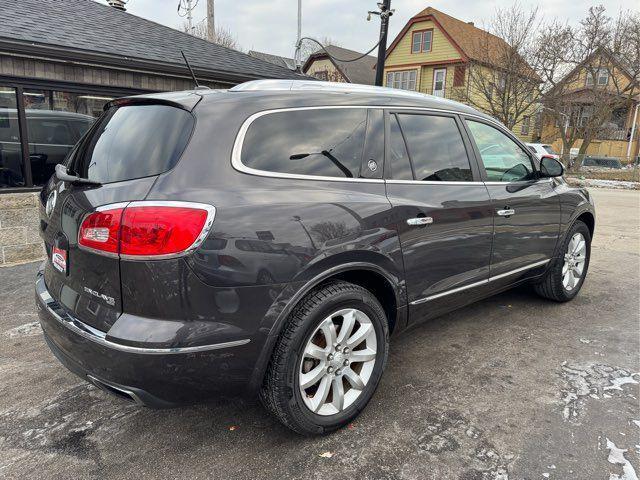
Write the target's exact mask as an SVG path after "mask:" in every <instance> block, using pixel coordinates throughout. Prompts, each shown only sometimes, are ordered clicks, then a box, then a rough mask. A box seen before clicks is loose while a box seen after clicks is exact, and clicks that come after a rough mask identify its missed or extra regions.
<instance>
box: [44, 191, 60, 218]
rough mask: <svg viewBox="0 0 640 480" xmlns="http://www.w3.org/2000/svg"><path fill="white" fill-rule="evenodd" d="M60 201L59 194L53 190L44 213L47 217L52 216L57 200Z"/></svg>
mask: <svg viewBox="0 0 640 480" xmlns="http://www.w3.org/2000/svg"><path fill="white" fill-rule="evenodd" d="M57 199H58V192H57V191H55V190H52V191H51V193H50V194H49V196H48V197H47V204H46V205H45V207H44V211H45V213H46V214H47V217H50V216H51V212H53V209H54V208H56V200H57Z"/></svg>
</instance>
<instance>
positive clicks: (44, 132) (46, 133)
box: [27, 118, 78, 147]
mask: <svg viewBox="0 0 640 480" xmlns="http://www.w3.org/2000/svg"><path fill="white" fill-rule="evenodd" d="M27 128H28V129H29V143H40V144H43V145H60V146H66V147H70V146H71V145H73V144H74V143H76V141H77V140H78V139H77V138H75V134H74V133H73V132H72V131H71V129H70V128H69V124H68V123H67V122H66V121H64V120H58V119H55V118H53V119H48V118H31V119H29V118H28V119H27Z"/></svg>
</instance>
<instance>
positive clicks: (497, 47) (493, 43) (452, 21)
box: [386, 7, 539, 80]
mask: <svg viewBox="0 0 640 480" xmlns="http://www.w3.org/2000/svg"><path fill="white" fill-rule="evenodd" d="M425 20H434V21H435V23H436V25H438V27H439V28H440V30H442V32H443V33H444V35H445V36H446V37H447V38H448V39H449V41H450V42H451V43H452V45H453V46H454V47H455V48H456V50H458V53H460V57H461V58H462V59H463V60H465V61H467V60H474V61H477V62H482V63H488V64H493V65H494V66H496V65H497V66H499V65H500V61H499V58H500V52H502V51H505V50H507V49H509V48H510V47H509V44H508V43H507V42H505V41H504V40H503V39H502V38H500V37H498V36H496V35H493V34H492V33H489V32H487V31H486V30H482V29H481V28H478V27H476V26H475V25H474V24H473V22H465V21H463V20H459V19H457V18H454V17H452V16H451V15H447V14H446V13H444V12H441V11H440V10H436V9H435V8H433V7H427V8H425V9H424V10H422V11H421V12H419V13H418V14H416V15H414V16H413V17H412V18H411V19H409V21H408V22H407V24H406V25H405V27H404V28H403V29H402V31H401V32H400V33H399V34H398V36H397V37H396V38H395V40H394V41H393V43H392V44H391V45H390V47H389V48H388V49H387V54H386V55H387V57H388V56H389V54H390V53H391V52H392V51H393V49H394V48H395V47H396V45H397V44H398V43H399V42H400V40H401V39H402V37H404V35H405V34H406V33H407V32H408V31H409V29H410V28H411V25H413V24H414V23H417V22H421V21H425ZM529 75H530V76H532V77H534V78H536V79H537V80H539V78H538V76H537V74H536V73H535V72H534V71H533V70H532V69H530V72H529Z"/></svg>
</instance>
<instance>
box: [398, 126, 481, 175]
mask: <svg viewBox="0 0 640 480" xmlns="http://www.w3.org/2000/svg"><path fill="white" fill-rule="evenodd" d="M398 117H399V119H400V126H401V127H402V133H403V134H404V137H405V140H406V142H407V148H408V150H409V156H410V158H411V163H412V164H413V171H414V174H415V177H416V180H425V181H447V182H461V181H473V174H472V173H471V166H470V165H469V159H468V158H467V150H466V149H465V147H464V142H463V140H462V135H461V134H460V130H459V129H458V126H457V125H456V121H455V119H454V118H452V117H441V116H435V115H399V116H398Z"/></svg>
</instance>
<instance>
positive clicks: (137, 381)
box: [35, 274, 256, 408]
mask: <svg viewBox="0 0 640 480" xmlns="http://www.w3.org/2000/svg"><path fill="white" fill-rule="evenodd" d="M35 290H36V292H35V293H36V295H35V296H36V305H37V307H38V315H39V318H40V323H41V325H42V329H43V331H44V336H45V339H46V341H47V344H48V345H49V347H50V349H51V351H52V352H53V354H54V355H55V356H56V358H58V360H59V361H60V362H61V363H62V364H63V365H64V366H65V367H67V368H68V369H69V370H70V371H72V372H73V373H75V374H77V375H78V376H80V377H81V378H83V379H85V380H87V381H89V382H91V383H93V384H95V385H96V386H98V387H100V388H101V389H103V390H105V391H108V392H110V393H113V394H116V395H118V396H121V397H123V398H126V399H129V400H132V401H134V402H136V403H139V404H143V405H146V406H150V407H154V408H167V407H172V406H175V405H181V404H188V403H195V402H199V401H204V400H207V399H210V398H212V397H220V396H234V395H238V394H243V393H245V392H246V386H247V384H248V380H249V378H250V376H251V373H252V372H253V368H254V366H255V347H256V345H255V344H253V343H250V341H249V339H244V340H234V341H231V342H224V343H217V344H214V345H203V346H190V347H184V348H180V347H178V348H173V347H167V348H158V347H157V344H154V345H153V346H151V347H149V348H146V347H145V346H141V345H138V346H131V345H124V344H120V343H117V342H114V341H112V340H110V339H109V337H108V333H105V332H101V331H99V330H96V329H94V328H92V327H90V326H89V325H86V324H85V323H83V322H81V321H79V320H77V319H75V318H73V317H72V316H71V315H70V314H69V313H68V312H67V311H66V310H65V309H64V308H63V307H62V306H60V305H59V304H58V302H56V301H55V300H54V299H53V298H52V296H51V295H50V294H49V292H48V290H47V288H46V285H45V281H44V277H43V276H42V275H41V274H38V277H37V280H36V288H35Z"/></svg>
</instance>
